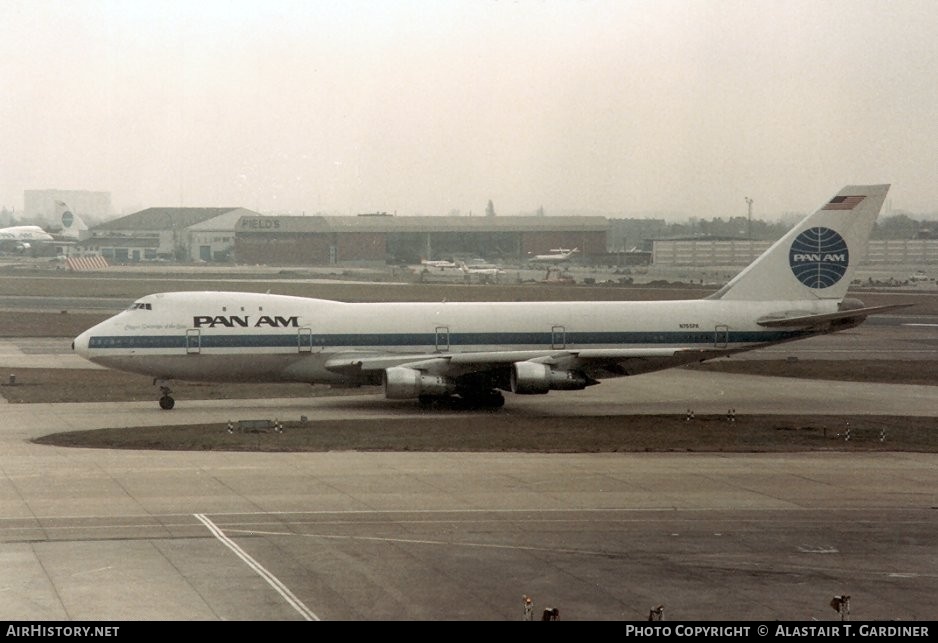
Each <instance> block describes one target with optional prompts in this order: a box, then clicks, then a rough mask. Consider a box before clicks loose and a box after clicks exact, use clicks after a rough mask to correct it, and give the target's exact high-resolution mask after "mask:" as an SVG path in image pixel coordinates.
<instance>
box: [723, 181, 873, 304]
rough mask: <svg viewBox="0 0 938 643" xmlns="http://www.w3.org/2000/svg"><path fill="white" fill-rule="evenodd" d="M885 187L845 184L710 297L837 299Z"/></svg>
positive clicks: (861, 248)
mask: <svg viewBox="0 0 938 643" xmlns="http://www.w3.org/2000/svg"><path fill="white" fill-rule="evenodd" d="M888 191H889V185H848V186H847V187H845V188H844V189H842V190H841V191H840V192H838V193H837V195H836V196H834V197H833V198H831V199H830V200H829V201H828V202H827V203H825V204H824V205H823V206H821V208H820V209H819V210H818V211H817V212H815V213H814V214H812V215H810V216H808V217H806V218H805V219H804V220H803V221H801V223H799V224H798V225H796V226H795V227H794V228H792V229H791V230H790V231H789V232H788V234H786V235H785V236H784V237H782V238H781V239H779V240H778V241H777V242H775V243H774V244H773V245H772V247H770V248H769V249H768V250H766V251H765V252H764V253H763V254H762V255H761V256H759V257H758V258H757V259H756V260H755V261H753V262H752V263H751V264H749V266H747V267H746V268H745V269H744V270H743V271H742V272H740V273H739V274H738V275H736V276H735V277H734V278H733V279H732V280H730V282H729V283H727V284H726V285H725V286H723V288H721V289H720V290H719V291H718V292H716V293H714V294H713V295H711V297H710V298H711V299H723V300H744V301H770V300H792V301H804V300H808V301H813V300H819V299H842V298H843V297H844V296H845V295H846V294H847V287H848V286H849V285H850V281H851V280H852V279H853V275H854V273H855V272H856V267H857V266H858V265H859V264H860V262H861V261H863V259H864V257H866V248H867V242H868V240H869V237H870V232H872V230H873V224H874V222H875V221H876V217H877V215H879V210H880V208H881V207H882V205H883V201H884V200H885V199H886V193H887V192H888Z"/></svg>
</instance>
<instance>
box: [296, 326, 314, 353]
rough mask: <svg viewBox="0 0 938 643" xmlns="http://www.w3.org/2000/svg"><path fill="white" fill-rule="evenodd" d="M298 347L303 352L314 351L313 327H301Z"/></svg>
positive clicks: (297, 339) (297, 338) (297, 342)
mask: <svg viewBox="0 0 938 643" xmlns="http://www.w3.org/2000/svg"><path fill="white" fill-rule="evenodd" d="M296 347H297V350H299V352H301V353H311V352H313V329H312V328H300V329H299V331H298V333H297V336H296Z"/></svg>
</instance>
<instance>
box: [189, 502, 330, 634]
mask: <svg viewBox="0 0 938 643" xmlns="http://www.w3.org/2000/svg"><path fill="white" fill-rule="evenodd" d="M192 515H193V516H195V517H196V518H197V519H198V520H199V522H201V523H202V524H203V525H205V526H206V527H207V528H208V530H209V531H210V532H212V535H213V536H215V538H217V539H218V540H220V541H221V542H222V543H223V544H224V545H225V546H226V547H228V549H230V550H231V551H233V552H234V553H235V555H237V557H238V558H240V559H241V560H243V561H244V562H245V563H246V564H247V566H248V567H250V568H251V569H253V570H254V571H255V572H257V574H258V575H259V576H260V577H261V578H263V579H264V580H265V581H267V584H268V585H270V586H271V587H273V588H274V589H275V590H276V591H277V593H278V594H280V595H281V596H283V599H284V600H285V601H286V602H287V603H289V604H290V605H291V606H292V607H293V609H295V610H296V611H297V612H299V613H300V616H302V617H303V618H305V619H306V620H307V621H318V620H319V617H318V616H316V614H314V613H313V611H312V610H310V609H309V608H308V607H306V605H304V604H303V601H301V600H300V599H298V598H297V597H296V596H294V595H293V592H291V591H290V589H289V588H288V587H287V586H286V585H284V584H283V583H281V582H280V579H278V578H277V577H276V576H274V575H273V574H271V573H270V572H269V571H267V570H266V569H265V568H264V566H263V565H261V564H260V563H259V562H257V561H256V560H254V559H253V558H251V556H250V555H249V554H248V553H247V552H246V551H244V550H243V549H241V548H240V547H239V546H238V545H237V543H235V542H234V541H233V540H231V539H230V538H228V536H226V535H225V534H224V532H222V530H221V529H219V528H218V527H217V526H216V525H215V523H213V522H212V521H211V520H209V519H208V518H207V517H206V516H205V514H192Z"/></svg>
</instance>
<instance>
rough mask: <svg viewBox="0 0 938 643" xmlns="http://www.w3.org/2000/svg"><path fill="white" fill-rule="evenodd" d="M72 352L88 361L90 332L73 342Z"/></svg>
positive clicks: (84, 333)
mask: <svg viewBox="0 0 938 643" xmlns="http://www.w3.org/2000/svg"><path fill="white" fill-rule="evenodd" d="M72 350H73V351H75V352H76V353H78V354H79V355H81V356H82V357H84V358H85V359H88V331H85V332H83V333H82V334H81V335H79V336H78V337H76V338H75V339H73V340H72Z"/></svg>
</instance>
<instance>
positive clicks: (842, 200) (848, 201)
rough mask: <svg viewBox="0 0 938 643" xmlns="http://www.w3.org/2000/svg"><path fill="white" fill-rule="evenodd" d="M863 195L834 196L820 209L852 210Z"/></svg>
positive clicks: (863, 197)
mask: <svg viewBox="0 0 938 643" xmlns="http://www.w3.org/2000/svg"><path fill="white" fill-rule="evenodd" d="M865 198H866V197H865V196H835V197H834V198H833V199H831V200H830V203H828V204H827V205H825V206H824V207H823V208H821V209H822V210H852V209H853V208H855V207H856V206H857V204H858V203H860V201H862V200H863V199H865Z"/></svg>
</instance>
